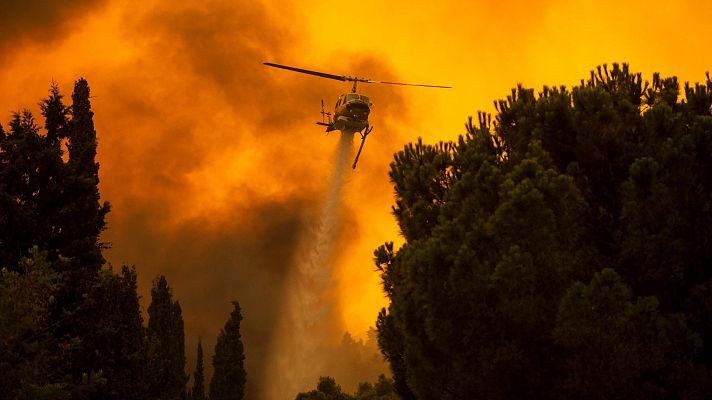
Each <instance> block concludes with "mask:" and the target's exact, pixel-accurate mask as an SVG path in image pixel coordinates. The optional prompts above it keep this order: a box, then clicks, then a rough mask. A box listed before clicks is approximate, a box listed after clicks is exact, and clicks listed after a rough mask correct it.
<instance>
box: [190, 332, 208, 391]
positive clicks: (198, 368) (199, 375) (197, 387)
mask: <svg viewBox="0 0 712 400" xmlns="http://www.w3.org/2000/svg"><path fill="white" fill-rule="evenodd" d="M191 399H192V400H205V375H204V372H203V345H202V343H201V341H200V338H198V352H197V361H196V362H195V372H193V389H192V390H191Z"/></svg>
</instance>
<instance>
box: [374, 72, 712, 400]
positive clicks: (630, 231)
mask: <svg viewBox="0 0 712 400" xmlns="http://www.w3.org/2000/svg"><path fill="white" fill-rule="evenodd" d="M679 89H680V86H679V84H678V82H677V79H676V78H674V77H672V78H665V79H661V78H660V76H659V75H657V74H656V75H654V76H653V81H652V84H651V83H648V82H645V83H644V82H643V80H642V78H641V75H640V74H633V73H631V72H630V71H629V70H628V66H627V65H625V64H624V65H617V64H614V65H613V67H612V68H610V69H609V68H608V67H607V66H603V67H599V68H597V69H596V71H592V72H591V76H590V79H588V80H587V81H582V83H581V85H580V86H576V87H574V88H572V89H567V88H565V87H561V88H548V87H545V88H544V89H543V90H542V91H541V92H540V93H539V94H538V96H537V95H536V93H535V92H534V90H531V89H526V88H523V87H522V86H519V87H517V88H515V89H513V90H512V93H511V95H510V96H508V97H507V99H506V100H500V101H497V102H496V103H495V104H496V108H497V115H496V116H495V118H494V122H492V119H491V118H490V117H489V116H487V115H484V114H480V115H479V118H478V119H479V125H478V126H477V125H474V124H473V123H472V121H470V122H469V123H468V124H467V131H468V133H467V135H466V136H465V137H461V138H460V139H459V140H458V141H457V142H456V143H440V144H438V145H434V146H430V145H424V144H423V143H422V142H420V141H419V142H418V143H416V144H414V145H413V144H411V145H408V146H406V147H405V148H404V149H403V151H401V152H399V153H397V154H396V155H395V157H394V161H393V162H392V163H391V172H390V177H391V180H392V182H393V184H394V187H395V192H396V204H395V207H394V215H395V216H396V220H397V222H398V224H399V227H400V230H401V232H402V234H403V236H404V238H405V239H406V243H405V244H404V245H403V246H402V247H401V248H400V249H399V250H398V251H393V249H392V244H388V245H386V246H383V247H381V248H379V249H378V250H377V251H376V254H375V255H376V263H377V266H378V268H379V269H380V271H381V273H382V278H383V287H384V291H385V292H386V295H387V296H388V297H389V298H390V300H391V304H390V305H389V307H388V309H387V311H386V310H384V311H383V312H382V313H381V314H380V315H379V320H378V331H379V345H380V346H381V349H382V351H383V353H384V355H385V356H386V357H387V358H388V360H389V362H390V363H391V368H392V371H393V376H394V379H395V382H394V385H395V387H396V389H397V390H398V391H399V393H401V394H403V395H404V397H408V396H407V395H408V392H412V394H413V395H414V397H416V398H441V399H460V398H487V399H512V398H591V399H594V398H606V397H625V398H652V397H655V398H704V394H705V393H707V392H709V391H710V390H711V389H712V388H711V386H712V383H710V382H712V344H711V343H712V322H710V319H709V318H707V317H705V316H706V315H709V312H710V311H711V310H712V302H710V301H709V298H710V297H709V294H710V292H711V291H712V270H710V268H708V266H709V265H711V264H712V246H711V245H710V243H712V231H710V228H709V227H710V226H712V201H711V200H710V199H712V197H711V196H710V193H712V172H710V171H712V158H711V157H710V154H712V153H711V151H710V149H712V108H711V107H712V80H710V78H709V75H708V77H707V82H706V83H705V84H697V85H695V86H694V88H693V87H692V86H690V85H686V86H685V100H682V101H679V100H678V93H679ZM583 282H590V283H589V284H588V285H586V284H584V283H583ZM700 339H701V340H700ZM673 349H677V350H673ZM473 371H475V373H473ZM630 382H635V383H636V384H635V385H630Z"/></svg>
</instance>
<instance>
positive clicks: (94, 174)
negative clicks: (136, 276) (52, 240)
mask: <svg viewBox="0 0 712 400" xmlns="http://www.w3.org/2000/svg"><path fill="white" fill-rule="evenodd" d="M67 148H68V152H69V159H68V162H67V178H66V179H65V182H64V196H66V198H67V199H71V202H66V203H65V207H64V209H63V212H62V218H63V227H62V228H63V229H62V232H63V240H64V243H63V246H62V249H61V251H62V255H64V256H66V257H71V258H72V259H73V260H75V263H74V267H73V270H72V278H73V280H75V282H73V283H75V286H78V287H80V288H81V286H83V285H82V282H83V281H85V280H86V279H89V278H90V277H91V276H92V275H94V274H95V273H96V271H98V270H99V268H100V267H101V265H102V264H103V263H104V258H103V257H102V255H101V249H102V248H103V247H104V245H103V244H102V243H100V242H99V234H100V233H101V232H102V231H103V230H104V227H105V224H106V222H105V220H104V218H105V216H106V214H107V213H108V212H109V204H108V203H107V202H104V203H103V204H100V202H99V200H100V198H99V188H98V185H99V163H98V162H96V148H97V140H96V131H95V130H94V113H93V112H92V110H91V102H90V100H89V84H88V83H87V81H86V80H85V79H79V80H77V81H76V83H75V85H74V92H73V93H72V107H71V119H70V121H69V126H68V143H67Z"/></svg>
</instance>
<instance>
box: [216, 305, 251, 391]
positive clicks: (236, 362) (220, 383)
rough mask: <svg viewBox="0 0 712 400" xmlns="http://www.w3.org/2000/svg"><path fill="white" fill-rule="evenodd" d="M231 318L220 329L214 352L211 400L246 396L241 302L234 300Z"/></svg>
mask: <svg viewBox="0 0 712 400" xmlns="http://www.w3.org/2000/svg"><path fill="white" fill-rule="evenodd" d="M232 304H233V305H234V307H235V308H234V309H233V310H232V312H231V313H230V318H229V319H228V320H227V322H226V323H225V327H224V329H222V330H220V335H219V336H218V341H217V344H216V345H215V354H213V378H212V379H211V380H210V400H241V399H242V398H244V396H245V382H246V373H245V367H244V361H245V354H244V349H243V346H242V339H241V335H240V321H242V315H241V314H240V304H239V303H238V302H237V301H233V302H232Z"/></svg>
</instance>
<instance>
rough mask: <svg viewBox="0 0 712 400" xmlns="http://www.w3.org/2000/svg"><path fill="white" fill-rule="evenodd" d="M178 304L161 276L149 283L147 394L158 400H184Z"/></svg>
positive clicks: (180, 325) (184, 384)
mask: <svg viewBox="0 0 712 400" xmlns="http://www.w3.org/2000/svg"><path fill="white" fill-rule="evenodd" d="M184 335H185V334H184V331H183V317H182V315H181V308H180V304H179V303H178V302H177V301H175V302H174V301H173V294H172V291H171V289H170V287H169V286H168V281H167V280H166V277H165V276H163V275H160V276H158V277H157V278H156V279H155V280H154V281H153V287H152V288H151V304H150V305H149V306H148V335H147V336H148V371H147V377H146V378H147V381H148V392H149V396H151V397H152V398H156V399H162V400H164V399H165V400H177V399H185V398H186V395H187V393H186V384H187V382H188V376H187V375H186V374H185V371H184V369H185V336H184Z"/></svg>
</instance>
